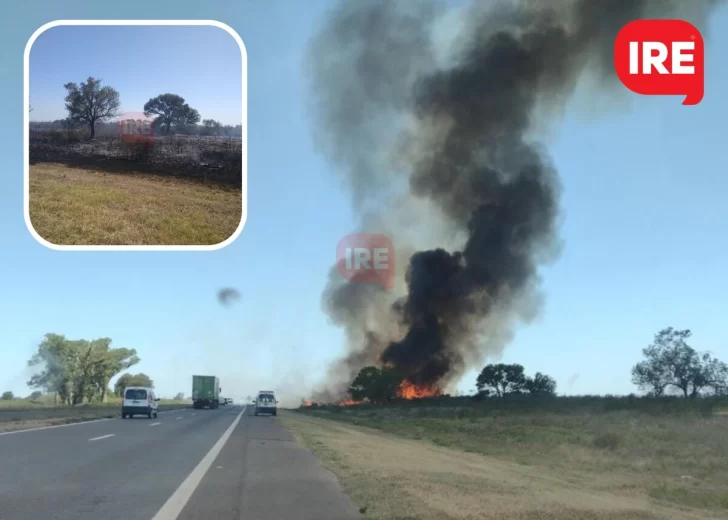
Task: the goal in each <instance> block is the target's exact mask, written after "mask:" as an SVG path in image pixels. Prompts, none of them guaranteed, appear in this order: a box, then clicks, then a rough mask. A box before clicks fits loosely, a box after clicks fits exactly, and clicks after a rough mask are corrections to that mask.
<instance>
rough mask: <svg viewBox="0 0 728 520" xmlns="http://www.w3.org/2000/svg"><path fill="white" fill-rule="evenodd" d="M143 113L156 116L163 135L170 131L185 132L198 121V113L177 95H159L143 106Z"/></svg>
mask: <svg viewBox="0 0 728 520" xmlns="http://www.w3.org/2000/svg"><path fill="white" fill-rule="evenodd" d="M144 113H145V114H146V115H147V116H149V115H156V116H157V118H156V120H157V121H158V122H159V124H160V125H161V127H162V129H163V130H164V131H165V133H167V134H170V133H171V132H172V130H186V129H189V127H190V126H194V125H196V124H197V123H198V122H199V121H200V113H199V112H198V111H197V110H195V109H194V108H192V107H190V106H189V105H188V104H187V103H185V99H184V98H183V97H182V96H178V95H177V94H160V95H159V96H157V97H155V98H152V99H150V100H149V101H147V102H146V103H145V104H144Z"/></svg>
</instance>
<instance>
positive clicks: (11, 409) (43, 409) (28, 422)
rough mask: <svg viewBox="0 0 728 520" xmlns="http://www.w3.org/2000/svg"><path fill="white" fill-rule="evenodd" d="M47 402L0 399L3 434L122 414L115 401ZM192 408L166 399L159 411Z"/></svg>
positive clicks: (0, 418)
mask: <svg viewBox="0 0 728 520" xmlns="http://www.w3.org/2000/svg"><path fill="white" fill-rule="evenodd" d="M44 397H46V398H47V396H44ZM44 401H45V402H39V403H33V402H31V401H29V400H26V399H13V400H7V401H3V400H0V432H7V431H15V430H25V429H28V428H39V427H43V426H54V425H57V424H68V423H75V422H83V421H92V420H94V419H104V418H107V417H118V416H119V414H120V412H121V401H120V400H118V399H115V398H112V399H110V400H109V402H107V403H93V404H83V405H78V406H53V405H51V404H48V402H47V399H44ZM189 406H190V403H189V402H187V401H174V400H171V399H163V400H161V401H160V402H159V410H160V411H163V410H175V409H179V408H188V407H189Z"/></svg>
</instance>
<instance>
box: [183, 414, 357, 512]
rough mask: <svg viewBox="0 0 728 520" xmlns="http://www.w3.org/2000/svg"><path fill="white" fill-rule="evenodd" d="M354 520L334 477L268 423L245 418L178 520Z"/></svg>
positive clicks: (276, 423) (264, 419)
mask: <svg viewBox="0 0 728 520" xmlns="http://www.w3.org/2000/svg"><path fill="white" fill-rule="evenodd" d="M210 518H216V519H218V520H227V519H230V520H233V519H234V520H239V519H240V518H255V519H256V520H286V519H295V520H348V519H352V520H356V519H358V518H361V515H360V514H359V513H358V511H357V508H356V507H355V506H354V505H353V504H352V502H351V501H350V499H349V498H348V496H347V495H346V494H345V493H344V491H343V489H342V488H341V486H340V485H339V483H338V481H337V479H336V477H335V476H334V475H333V474H332V473H331V472H330V471H328V470H327V469H326V468H325V467H324V466H323V465H322V464H321V463H320V462H319V461H318V460H317V459H316V457H315V456H314V455H313V454H312V453H311V452H310V451H308V450H306V449H305V448H303V447H302V446H301V445H300V444H298V443H297V442H296V440H295V439H294V438H293V437H292V436H291V434H290V433H289V432H288V431H287V430H286V429H285V428H284V427H283V426H282V425H281V423H280V421H278V420H276V418H274V417H268V416H260V417H255V416H252V415H246V416H244V417H243V418H242V420H241V421H240V423H239V424H238V426H237V427H236V428H235V430H234V431H233V433H232V435H231V436H230V438H229V439H228V441H227V443H226V444H225V446H224V447H223V449H222V451H221V452H220V454H219V455H218V457H217V458H216V460H215V462H214V463H213V464H212V466H211V467H210V469H209V471H208V472H207V474H206V475H205V477H204V478H203V480H202V482H201V483H200V485H199V486H198V488H197V489H196V490H195V492H194V494H193V495H192V497H191V498H190V500H189V502H188V503H187V505H186V506H185V508H184V509H183V511H182V513H181V514H180V516H179V517H178V520H209V519H210Z"/></svg>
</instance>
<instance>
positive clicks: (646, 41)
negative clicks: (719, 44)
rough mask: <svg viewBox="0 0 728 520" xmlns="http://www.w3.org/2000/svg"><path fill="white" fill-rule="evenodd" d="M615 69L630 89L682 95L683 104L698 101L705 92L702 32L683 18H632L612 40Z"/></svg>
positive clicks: (639, 92)
mask: <svg viewBox="0 0 728 520" xmlns="http://www.w3.org/2000/svg"><path fill="white" fill-rule="evenodd" d="M614 70H615V72H616V73H617V77H618V78H619V80H620V81H621V82H622V84H623V85H624V86H625V87H627V88H628V89H629V90H631V91H632V92H635V93H637V94H643V95H645V96H671V95H672V96H676V95H684V96H685V99H684V100H683V102H682V104H683V105H697V104H698V103H700V102H701V101H702V100H703V95H704V93H705V43H704V42H703V36H702V35H701V34H700V31H698V29H697V28H696V27H695V26H694V25H692V24H691V23H689V22H686V21H684V20H634V21H632V22H629V23H628V24H627V25H625V26H624V27H622V29H621V30H620V31H619V33H618V34H617V37H616V38H615V40H614Z"/></svg>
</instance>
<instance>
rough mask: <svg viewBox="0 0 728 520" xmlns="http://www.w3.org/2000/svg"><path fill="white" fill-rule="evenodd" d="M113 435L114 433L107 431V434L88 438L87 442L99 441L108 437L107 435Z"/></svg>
mask: <svg viewBox="0 0 728 520" xmlns="http://www.w3.org/2000/svg"><path fill="white" fill-rule="evenodd" d="M114 435H116V434H115V433H109V434H108V435H102V436H100V437H92V438H91V439H89V442H90V441H100V440H101V439H108V438H109V437H113V436H114Z"/></svg>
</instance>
